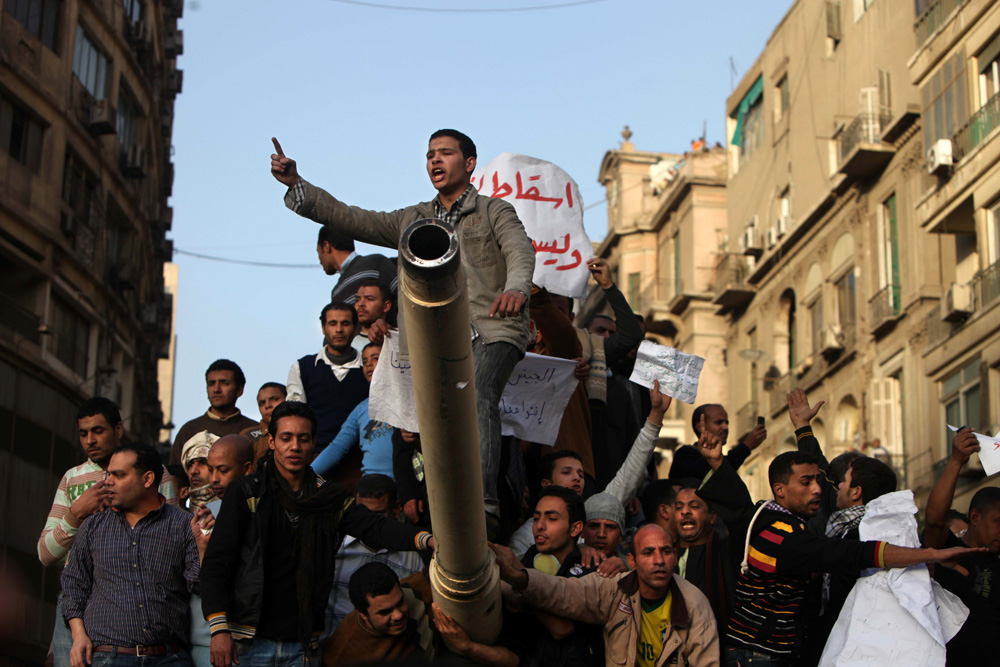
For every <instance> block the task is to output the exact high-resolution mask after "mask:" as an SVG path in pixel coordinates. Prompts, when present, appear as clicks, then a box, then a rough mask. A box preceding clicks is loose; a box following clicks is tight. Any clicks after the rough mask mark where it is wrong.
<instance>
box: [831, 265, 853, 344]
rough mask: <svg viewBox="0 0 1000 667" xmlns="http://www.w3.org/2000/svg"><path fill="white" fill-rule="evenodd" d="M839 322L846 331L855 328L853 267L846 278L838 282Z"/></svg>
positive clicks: (846, 274) (845, 275)
mask: <svg viewBox="0 0 1000 667" xmlns="http://www.w3.org/2000/svg"><path fill="white" fill-rule="evenodd" d="M836 287H837V322H838V323H839V324H840V326H841V327H843V328H844V329H845V330H846V329H847V328H848V327H853V326H854V321H855V316H856V312H855V304H856V303H857V299H856V298H855V294H854V268H853V267H851V268H850V269H849V270H848V271H847V273H845V274H844V277H843V278H841V279H840V280H838V281H837V285H836Z"/></svg>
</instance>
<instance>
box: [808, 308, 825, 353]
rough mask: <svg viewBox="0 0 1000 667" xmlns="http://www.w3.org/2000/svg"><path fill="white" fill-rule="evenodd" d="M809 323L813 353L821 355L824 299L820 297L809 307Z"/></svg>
mask: <svg viewBox="0 0 1000 667" xmlns="http://www.w3.org/2000/svg"><path fill="white" fill-rule="evenodd" d="M809 323H810V325H811V327H812V330H811V331H810V333H811V334H812V352H813V354H819V353H820V350H822V349H823V298H822V297H818V298H817V299H816V300H815V301H813V302H812V303H811V304H810V305H809Z"/></svg>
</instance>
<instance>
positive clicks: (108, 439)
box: [38, 396, 177, 667]
mask: <svg viewBox="0 0 1000 667" xmlns="http://www.w3.org/2000/svg"><path fill="white" fill-rule="evenodd" d="M76 425H77V433H78V435H79V440H80V447H81V448H82V449H83V452H84V454H86V456H87V461H86V462H84V463H82V464H80V465H78V466H74V467H72V468H70V469H69V470H67V471H66V473H65V474H64V475H63V476H62V479H61V480H59V486H58V488H57V489H56V495H55V498H54V499H53V500H52V508H51V509H50V510H49V515H48V517H47V518H46V519H45V526H44V527H43V528H42V534H41V535H40V536H39V537H38V560H40V561H41V563H42V565H44V566H45V567H51V566H53V565H56V564H58V563H60V562H61V561H63V559H65V558H66V555H67V554H68V553H69V550H70V547H72V546H73V540H74V538H75V537H76V534H77V530H79V528H80V524H81V523H82V522H83V520H84V519H86V518H87V517H89V516H91V515H93V514H96V513H98V512H102V511H104V510H105V509H107V508H108V507H109V506H110V503H111V500H110V493H111V492H110V489H109V488H108V487H107V485H106V484H105V479H106V478H107V474H108V473H107V469H108V463H109V462H110V461H111V455H112V454H113V453H114V451H115V450H116V449H118V446H119V445H120V444H121V441H122V438H123V437H124V435H125V427H124V425H123V423H122V416H121V413H120V412H119V411H118V406H117V405H115V403H114V402H113V401H112V400H111V399H108V398H104V397H102V396H95V397H94V398H90V399H87V400H86V401H84V402H83V404H82V405H81V406H80V409H79V410H77V414H76ZM161 475H162V477H161V481H160V487H159V492H160V494H161V495H162V496H163V497H164V498H165V499H166V501H167V502H168V503H170V504H171V505H176V504H177V494H176V490H175V489H174V483H173V479H172V478H171V476H170V474H169V473H168V472H167V471H166V469H164V470H163V472H162V473H161ZM62 598H63V596H62V595H61V594H60V596H59V599H58V601H57V602H56V622H55V627H54V629H53V633H52V649H53V655H54V660H55V665H56V667H66V666H67V665H69V650H70V647H71V645H72V637H71V636H70V632H69V627H68V626H67V625H66V621H65V620H63V616H62Z"/></svg>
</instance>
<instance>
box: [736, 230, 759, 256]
mask: <svg viewBox="0 0 1000 667" xmlns="http://www.w3.org/2000/svg"><path fill="white" fill-rule="evenodd" d="M740 252H742V253H743V254H744V255H750V256H752V257H760V255H761V254H762V253H763V252H764V247H763V244H762V243H761V238H760V230H759V229H758V228H757V226H756V225H751V226H749V227H747V228H746V229H745V230H743V234H741V235H740Z"/></svg>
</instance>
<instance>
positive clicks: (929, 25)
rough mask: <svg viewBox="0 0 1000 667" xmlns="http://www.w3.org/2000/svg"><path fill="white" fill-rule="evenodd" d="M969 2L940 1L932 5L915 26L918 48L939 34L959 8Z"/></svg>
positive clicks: (964, 0) (955, 0) (960, 0)
mask: <svg viewBox="0 0 1000 667" xmlns="http://www.w3.org/2000/svg"><path fill="white" fill-rule="evenodd" d="M968 1H969V0H938V1H937V2H935V3H933V4H931V5H930V6H929V7H928V8H927V9H926V10H924V13H923V14H921V15H920V16H919V17H918V18H917V20H916V22H915V23H914V24H913V30H914V32H916V34H917V48H918V49H919V48H920V47H922V46H923V45H924V44H926V43H927V40H929V39H930V38H931V36H932V35H933V34H934V33H935V32H937V30H938V28H940V27H941V26H943V25H944V24H945V23H947V22H948V19H950V18H951V15H952V14H954V13H955V10H957V9H958V8H959V7H961V6H962V5H964V4H965V3H966V2H968Z"/></svg>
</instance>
